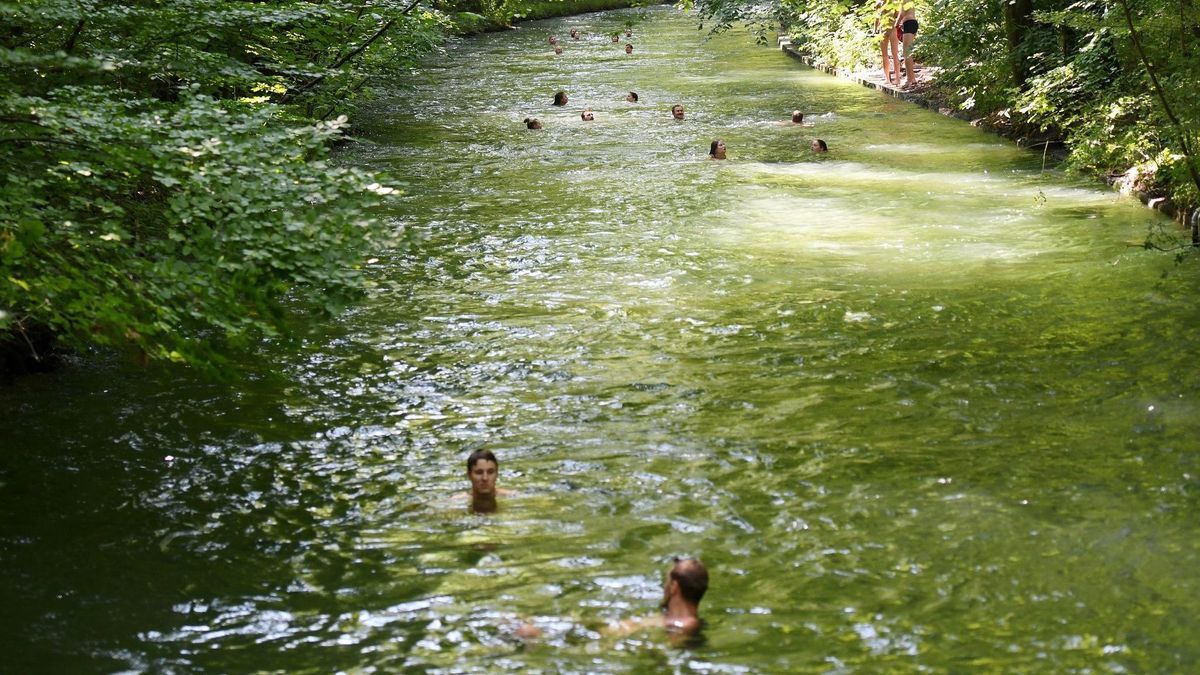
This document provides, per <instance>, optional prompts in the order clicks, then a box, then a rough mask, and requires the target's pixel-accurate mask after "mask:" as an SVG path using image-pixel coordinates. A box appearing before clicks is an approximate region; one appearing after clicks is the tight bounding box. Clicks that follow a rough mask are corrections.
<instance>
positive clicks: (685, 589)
mask: <svg viewBox="0 0 1200 675" xmlns="http://www.w3.org/2000/svg"><path fill="white" fill-rule="evenodd" d="M670 579H671V580H672V581H675V582H678V583H679V593H680V594H681V595H683V599H684V600H687V601H688V602H690V603H692V604H693V605H698V604H700V599H701V598H703V597H704V592H705V591H707V590H708V570H707V569H705V568H704V563H702V562H700V561H699V560H696V559H695V558H684V559H683V560H676V561H675V565H674V566H673V567H672V568H671V573H670Z"/></svg>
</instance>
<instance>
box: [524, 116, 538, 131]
mask: <svg viewBox="0 0 1200 675" xmlns="http://www.w3.org/2000/svg"><path fill="white" fill-rule="evenodd" d="M521 121H522V122H524V123H525V128H526V129H536V128H538V126H539V125H540V124H541V122H538V119H537V118H536V117H526V118H525V119H523V120H521Z"/></svg>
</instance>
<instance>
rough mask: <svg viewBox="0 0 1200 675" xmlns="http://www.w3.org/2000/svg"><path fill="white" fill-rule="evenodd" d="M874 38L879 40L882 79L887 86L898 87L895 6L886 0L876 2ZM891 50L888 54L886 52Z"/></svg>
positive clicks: (898, 61) (897, 40)
mask: <svg viewBox="0 0 1200 675" xmlns="http://www.w3.org/2000/svg"><path fill="white" fill-rule="evenodd" d="M875 9H876V10H877V11H878V12H879V13H878V14H877V15H876V16H875V36H876V37H878V38H879V51H880V54H881V55H882V56H883V78H884V79H885V80H887V83H888V84H891V85H895V86H897V87H899V86H900V40H899V39H898V38H897V37H896V25H895V21H894V20H893V17H894V16H895V14H896V9H895V5H894V4H892V3H891V2H888V0H876V2H875ZM889 49H890V50H891V53H890V54H889V51H888V50H889Z"/></svg>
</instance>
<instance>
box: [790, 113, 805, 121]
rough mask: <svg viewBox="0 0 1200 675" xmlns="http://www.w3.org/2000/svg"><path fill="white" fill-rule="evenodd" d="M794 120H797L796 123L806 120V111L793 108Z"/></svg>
mask: <svg viewBox="0 0 1200 675" xmlns="http://www.w3.org/2000/svg"><path fill="white" fill-rule="evenodd" d="M792 121H793V122H795V123H796V124H800V123H801V122H803V121H804V113H802V112H800V111H799V110H793V111H792Z"/></svg>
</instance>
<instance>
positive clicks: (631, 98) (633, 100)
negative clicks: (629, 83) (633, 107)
mask: <svg viewBox="0 0 1200 675" xmlns="http://www.w3.org/2000/svg"><path fill="white" fill-rule="evenodd" d="M625 100H626V101H629V102H630V103H637V102H638V95H637V92H636V91H631V92H629V95H628V96H626V97H625Z"/></svg>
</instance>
